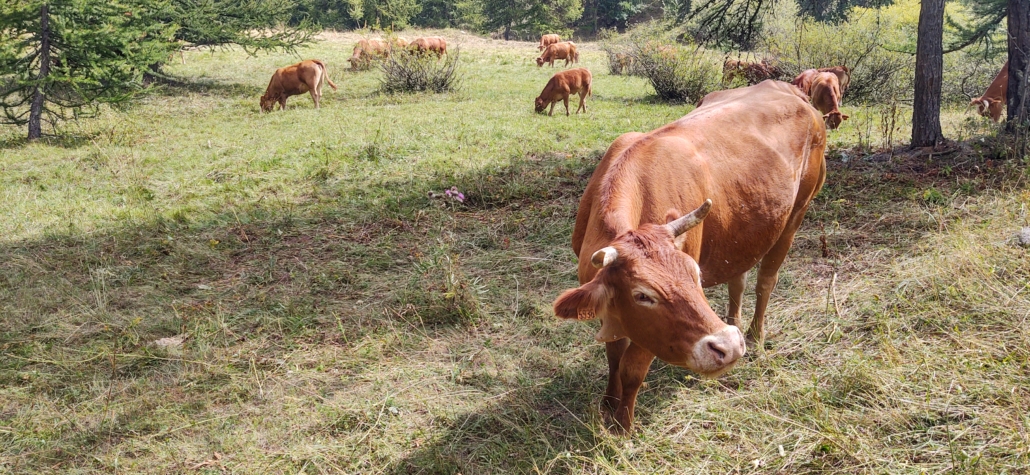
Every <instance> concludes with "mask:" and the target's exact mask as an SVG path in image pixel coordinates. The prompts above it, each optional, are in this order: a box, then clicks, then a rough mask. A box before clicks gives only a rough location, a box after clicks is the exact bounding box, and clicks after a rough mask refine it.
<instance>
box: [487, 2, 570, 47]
mask: <svg viewBox="0 0 1030 475" xmlns="http://www.w3.org/2000/svg"><path fill="white" fill-rule="evenodd" d="M483 15H484V16H485V17H486V23H485V25H486V27H487V28H489V29H491V30H496V29H499V28H503V29H504V39H506V40H509V39H511V33H512V31H513V30H514V31H516V32H517V33H520V34H522V35H537V34H540V33H561V32H566V31H568V28H567V27H566V25H570V24H572V23H573V22H575V21H576V20H578V19H579V18H580V16H582V15H583V4H582V3H581V1H580V0H543V1H541V0H484V2H483Z"/></svg>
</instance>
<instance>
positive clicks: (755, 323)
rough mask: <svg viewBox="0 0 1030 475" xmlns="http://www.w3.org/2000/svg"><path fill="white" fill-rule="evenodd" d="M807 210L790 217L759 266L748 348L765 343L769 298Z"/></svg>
mask: <svg viewBox="0 0 1030 475" xmlns="http://www.w3.org/2000/svg"><path fill="white" fill-rule="evenodd" d="M807 209H808V206H807V205H806V206H805V207H804V208H802V209H801V210H800V212H795V214H794V215H793V216H791V217H790V221H788V222H787V226H786V228H785V229H784V231H783V234H781V235H780V239H779V241H776V244H775V245H773V248H772V249H771V250H769V253H768V254H766V255H765V257H763V258H762V263H761V264H759V268H758V282H757V283H756V284H755V297H756V300H755V317H754V318H753V319H751V325H750V326H749V327H748V329H747V346H748V347H751V348H761V347H762V342H763V341H765V308H766V306H767V305H769V297H770V296H771V295H772V291H773V289H774V288H776V281H777V280H778V279H779V276H780V266H781V265H783V261H784V260H785V259H786V258H787V251H790V246H791V244H793V243H794V233H795V232H797V230H798V227H800V226H801V221H802V220H803V219H804V218H805V210H807Z"/></svg>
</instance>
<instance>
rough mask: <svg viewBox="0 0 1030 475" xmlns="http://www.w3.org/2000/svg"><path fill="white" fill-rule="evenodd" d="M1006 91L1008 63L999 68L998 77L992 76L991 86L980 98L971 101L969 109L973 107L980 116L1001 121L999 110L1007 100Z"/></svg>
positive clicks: (1007, 88) (1007, 85) (1007, 86)
mask: <svg viewBox="0 0 1030 475" xmlns="http://www.w3.org/2000/svg"><path fill="white" fill-rule="evenodd" d="M1008 90H1009V62H1008V61H1005V65H1004V66H1002V67H1001V71H998V75H997V76H994V80H993V81H991V85H990V86H987V91H986V92H984V93H983V95H982V96H980V97H977V98H973V99H971V100H970V101H969V107H973V106H974V105H975V106H976V107H977V109H978V110H979V113H980V115H982V116H984V117H990V118H991V120H993V121H995V122H998V121H1000V120H1001V108H1002V107H1004V106H1005V101H1006V100H1008ZM966 109H967V110H968V109H969V108H968V107H967V108H966Z"/></svg>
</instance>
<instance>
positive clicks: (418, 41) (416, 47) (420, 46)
mask: <svg viewBox="0 0 1030 475" xmlns="http://www.w3.org/2000/svg"><path fill="white" fill-rule="evenodd" d="M408 49H409V50H411V51H414V52H416V53H421V54H428V53H433V54H436V57H437V58H441V57H443V55H445V54H447V40H445V39H443V38H441V37H439V36H429V37H425V38H415V40H414V41H412V42H411V43H408Z"/></svg>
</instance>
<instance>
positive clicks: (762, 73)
mask: <svg viewBox="0 0 1030 475" xmlns="http://www.w3.org/2000/svg"><path fill="white" fill-rule="evenodd" d="M781 76H783V70H782V69H780V67H779V66H774V65H773V64H771V62H770V61H769V60H768V59H763V60H762V61H761V62H758V63H749V62H747V61H741V60H739V59H726V60H725V61H723V63H722V83H723V85H724V86H725V85H728V84H729V83H730V82H732V81H733V80H734V79H735V78H737V77H742V78H744V79H745V80H746V81H747V83H748V85H754V84H758V83H760V82H762V81H765V80H766V79H779V78H780V77H781Z"/></svg>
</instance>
